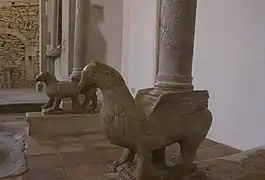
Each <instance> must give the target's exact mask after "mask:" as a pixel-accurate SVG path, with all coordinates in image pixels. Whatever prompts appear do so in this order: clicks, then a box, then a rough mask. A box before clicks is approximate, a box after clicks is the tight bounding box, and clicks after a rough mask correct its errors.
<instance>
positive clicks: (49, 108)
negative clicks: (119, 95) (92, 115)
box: [35, 72, 97, 113]
mask: <svg viewBox="0 0 265 180" xmlns="http://www.w3.org/2000/svg"><path fill="white" fill-rule="evenodd" d="M35 80H36V81H37V82H43V83H44V84H45V93H46V94H47V96H48V97H49V100H48V102H47V103H46V104H45V105H44V106H42V110H43V111H44V113H51V112H61V111H63V109H61V108H60V107H59V106H60V103H61V101H62V99H63V98H69V97H70V98H71V100H72V109H73V110H80V109H85V108H86V107H87V105H88V103H89V102H90V101H91V100H92V101H93V104H92V106H93V108H94V109H95V108H96V106H97V98H96V97H97V96H96V91H97V89H96V88H91V89H86V91H83V92H82V94H85V100H84V102H83V104H82V105H80V103H79V94H80V93H79V92H78V89H77V85H78V81H74V80H73V81H59V80H57V79H56V77H55V76H53V75H52V74H51V73H49V72H41V73H40V74H39V75H38V76H37V77H36V78H35Z"/></svg>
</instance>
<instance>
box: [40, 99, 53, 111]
mask: <svg viewBox="0 0 265 180" xmlns="http://www.w3.org/2000/svg"><path fill="white" fill-rule="evenodd" d="M54 100H55V99H54V98H49V100H48V102H47V103H46V104H45V105H44V106H42V107H41V109H48V108H51V107H52V106H53V104H54Z"/></svg>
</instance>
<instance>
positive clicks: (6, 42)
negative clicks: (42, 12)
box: [0, 0, 39, 88]
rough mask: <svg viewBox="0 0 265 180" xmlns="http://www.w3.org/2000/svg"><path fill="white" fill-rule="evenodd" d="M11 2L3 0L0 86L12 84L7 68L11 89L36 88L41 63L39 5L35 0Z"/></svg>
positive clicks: (0, 26) (0, 27) (0, 9)
mask: <svg viewBox="0 0 265 180" xmlns="http://www.w3.org/2000/svg"><path fill="white" fill-rule="evenodd" d="M10 2H11V1H10V0H9V1H8V0H1V3H0V88H8V87H10V86H8V84H9V81H8V77H7V76H8V72H6V71H3V70H5V69H6V68H11V70H12V76H11V80H12V81H11V82H12V86H11V87H12V88H24V87H33V86H34V77H35V76H36V75H37V74H38V63H39V60H38V46H39V25H38V21H39V16H38V11H39V7H38V4H37V3H36V2H37V1H36V0H31V2H33V3H31V4H30V0H24V1H17V0H16V1H15V2H16V4H15V5H11V3H10ZM9 70H10V69H9Z"/></svg>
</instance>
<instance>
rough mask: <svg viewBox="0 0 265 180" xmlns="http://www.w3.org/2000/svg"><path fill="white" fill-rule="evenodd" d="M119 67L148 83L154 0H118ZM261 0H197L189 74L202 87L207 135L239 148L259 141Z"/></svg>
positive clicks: (263, 138)
mask: <svg viewBox="0 0 265 180" xmlns="http://www.w3.org/2000/svg"><path fill="white" fill-rule="evenodd" d="M123 2H124V4H123V5H124V9H123V11H124V17H123V18H124V19H123V25H124V29H123V30H124V31H123V51H122V73H123V75H124V76H125V77H126V80H127V83H128V86H129V87H130V88H135V89H139V88H144V87H150V86H152V83H153V80H154V79H153V77H154V76H153V75H154V69H155V68H154V67H155V63H154V62H155V57H154V55H155V53H154V51H155V46H154V45H155V36H154V35H155V31H156V29H155V19H154V18H155V12H156V7H155V6H156V1H155V0H145V1H141V0H134V1H130V0H124V1H123ZM264 7H265V1H264V0H255V1H253V0H198V14H197V25H196V37H195V52H194V66H193V69H194V70H193V76H194V85H195V88H196V89H208V90H209V93H210V96H211V98H210V108H211V110H212V112H213V115H214V122H213V126H212V129H211V131H210V133H209V136H208V137H209V138H211V139H213V140H217V141H219V142H223V143H225V144H228V145H231V146H234V147H236V148H240V149H248V148H253V147H257V146H260V145H265V130H264V129H265V110H264V103H265V94H264V92H265V80H264V79H265V78H264V77H265V59H264V57H265V50H264V47H265V43H264V42H265V35H264V32H265V19H264V17H265V11H264Z"/></svg>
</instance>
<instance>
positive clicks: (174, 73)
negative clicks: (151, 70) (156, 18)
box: [156, 0, 197, 90]
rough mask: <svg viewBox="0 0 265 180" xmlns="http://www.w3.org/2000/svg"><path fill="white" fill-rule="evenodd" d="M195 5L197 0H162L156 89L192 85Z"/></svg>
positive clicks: (191, 86)
mask: <svg viewBox="0 0 265 180" xmlns="http://www.w3.org/2000/svg"><path fill="white" fill-rule="evenodd" d="M196 7H197V0H161V9H160V42H159V44H160V48H159V62H158V73H157V75H156V88H158V89H176V90H178V89H193V85H192V59H193V45H194V31H195V20H196Z"/></svg>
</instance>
